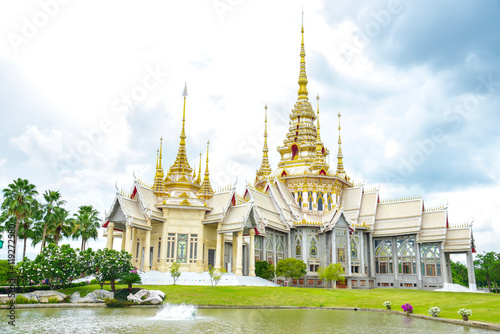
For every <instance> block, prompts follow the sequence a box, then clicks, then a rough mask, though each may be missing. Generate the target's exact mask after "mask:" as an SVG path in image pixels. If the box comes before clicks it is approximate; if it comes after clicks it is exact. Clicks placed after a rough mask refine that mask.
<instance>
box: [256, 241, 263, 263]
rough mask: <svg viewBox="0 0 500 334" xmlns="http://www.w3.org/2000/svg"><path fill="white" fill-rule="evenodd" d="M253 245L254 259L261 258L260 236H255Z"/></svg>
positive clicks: (259, 259) (258, 259)
mask: <svg viewBox="0 0 500 334" xmlns="http://www.w3.org/2000/svg"><path fill="white" fill-rule="evenodd" d="M254 245H255V261H261V260H262V237H259V236H256V237H255V238H254Z"/></svg>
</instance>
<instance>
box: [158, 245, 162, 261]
mask: <svg viewBox="0 0 500 334" xmlns="http://www.w3.org/2000/svg"><path fill="white" fill-rule="evenodd" d="M160 251H161V241H159V242H158V262H160Z"/></svg>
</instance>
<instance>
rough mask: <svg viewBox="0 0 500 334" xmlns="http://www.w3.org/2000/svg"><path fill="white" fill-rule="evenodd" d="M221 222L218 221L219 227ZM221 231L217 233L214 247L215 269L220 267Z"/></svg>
mask: <svg viewBox="0 0 500 334" xmlns="http://www.w3.org/2000/svg"><path fill="white" fill-rule="evenodd" d="M221 224H222V223H219V228H220V225H221ZM222 237H223V234H222V233H217V244H216V246H215V247H216V248H215V269H221V259H222V256H221V252H222V242H223V241H222Z"/></svg>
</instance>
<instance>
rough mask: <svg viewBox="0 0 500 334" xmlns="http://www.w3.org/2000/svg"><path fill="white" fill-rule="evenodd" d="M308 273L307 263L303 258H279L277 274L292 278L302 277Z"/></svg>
mask: <svg viewBox="0 0 500 334" xmlns="http://www.w3.org/2000/svg"><path fill="white" fill-rule="evenodd" d="M306 273H307V265H306V264H305V263H304V261H302V260H298V259H295V258H293V257H290V258H288V259H284V260H279V261H278V265H277V266H276V276H279V277H284V278H285V279H287V280H288V279H290V278H301V277H304V276H305V274H306Z"/></svg>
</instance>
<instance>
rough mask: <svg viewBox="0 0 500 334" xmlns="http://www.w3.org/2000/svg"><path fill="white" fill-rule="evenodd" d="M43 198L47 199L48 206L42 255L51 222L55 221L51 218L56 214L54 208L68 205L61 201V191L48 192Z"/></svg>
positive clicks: (45, 207) (45, 206)
mask: <svg viewBox="0 0 500 334" xmlns="http://www.w3.org/2000/svg"><path fill="white" fill-rule="evenodd" d="M43 198H44V199H45V202H46V204H45V205H44V209H45V217H44V224H43V232H42V246H41V247H40V253H41V252H42V250H43V249H44V248H45V242H46V238H47V228H48V224H49V222H50V221H51V220H54V219H51V218H53V217H51V216H52V215H53V214H54V208H57V207H60V206H62V205H64V203H66V201H64V200H62V199H61V193H60V192H59V191H54V190H46V191H45V193H44V194H43Z"/></svg>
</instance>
